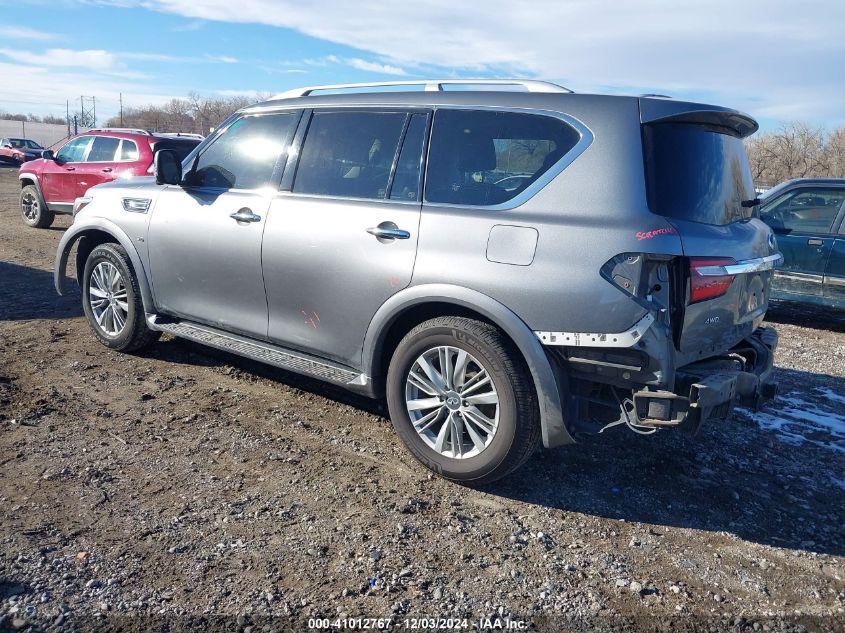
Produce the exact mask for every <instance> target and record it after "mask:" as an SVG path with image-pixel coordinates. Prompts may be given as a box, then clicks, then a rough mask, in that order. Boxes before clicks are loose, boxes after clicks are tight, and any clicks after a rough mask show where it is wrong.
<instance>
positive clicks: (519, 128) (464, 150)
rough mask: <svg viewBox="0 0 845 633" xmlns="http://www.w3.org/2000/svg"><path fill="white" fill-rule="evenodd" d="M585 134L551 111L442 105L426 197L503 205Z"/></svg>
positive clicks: (434, 134) (435, 126)
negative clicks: (539, 112)
mask: <svg viewBox="0 0 845 633" xmlns="http://www.w3.org/2000/svg"><path fill="white" fill-rule="evenodd" d="M580 138H581V136H580V134H579V133H578V131H577V130H575V128H573V127H572V126H571V125H569V124H568V123H566V122H564V121H562V120H560V119H557V118H554V117H550V116H544V115H537V114H526V113H518V112H496V111H486V110H449V109H440V110H438V111H437V113H436V114H435V116H434V129H433V131H432V135H431V149H430V150H429V158H428V172H427V176H426V178H427V179H426V189H425V198H426V200H427V201H428V202H440V203H446V204H461V205H472V206H488V205H495V204H502V203H503V202H507V201H508V200H511V199H513V198H514V197H516V196H517V195H519V194H520V193H521V192H523V191H525V190H526V189H527V188H528V187H529V186H530V185H531V184H533V183H534V182H536V181H537V180H538V179H539V178H540V177H541V176H542V175H543V174H544V173H546V172H547V171H548V170H549V168H551V166H552V165H554V164H555V163H556V162H558V161H559V160H560V159H561V158H563V156H564V155H565V154H566V153H567V152H569V150H571V149H572V148H573V147H575V145H576V144H577V143H578V141H579V140H580Z"/></svg>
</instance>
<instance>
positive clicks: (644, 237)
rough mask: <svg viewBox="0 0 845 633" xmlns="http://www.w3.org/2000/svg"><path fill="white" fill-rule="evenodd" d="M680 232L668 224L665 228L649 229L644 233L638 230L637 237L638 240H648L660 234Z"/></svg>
mask: <svg viewBox="0 0 845 633" xmlns="http://www.w3.org/2000/svg"><path fill="white" fill-rule="evenodd" d="M677 234H678V232H677V231H676V230H675V229H674V227H671V226H668V227H666V228H663V229H654V230H653V231H647V232H645V233H642V232H640V231H637V239H638V240H648V239H651V238H652V237H657V236H658V235H677Z"/></svg>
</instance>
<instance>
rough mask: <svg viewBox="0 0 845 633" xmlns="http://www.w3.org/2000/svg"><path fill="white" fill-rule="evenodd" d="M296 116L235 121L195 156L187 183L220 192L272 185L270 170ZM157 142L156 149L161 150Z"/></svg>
mask: <svg viewBox="0 0 845 633" xmlns="http://www.w3.org/2000/svg"><path fill="white" fill-rule="evenodd" d="M298 118H299V117H298V115H297V113H293V112H281V113H275V114H265V115H255V116H246V117H243V118H241V119H238V120H237V121H235V122H234V123H232V124H231V125H230V126H229V127H228V128H226V129H225V130H224V131H223V133H222V134H221V135H220V136H219V137H218V138H217V139H215V140H214V142H213V143H212V144H211V145H209V146H208V148H207V149H206V150H205V151H204V152H203V153H202V154H200V155H199V158H198V159H197V162H196V166H195V168H194V171H193V174H190V175H189V184H190V185H194V186H198V187H214V188H221V189H258V188H261V187H265V186H267V185H270V184H272V178H273V171H274V170H275V168H276V163H277V162H278V160H279V157H280V156H281V155H282V153H283V152H287V148H288V144H289V142H290V137H291V135H292V134H293V130H294V128H295V127H296V123H297V120H298ZM161 148H163V146H161V143H157V144H156V149H161Z"/></svg>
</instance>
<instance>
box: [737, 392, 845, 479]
mask: <svg viewBox="0 0 845 633" xmlns="http://www.w3.org/2000/svg"><path fill="white" fill-rule="evenodd" d="M816 391H818V392H821V393H822V395H823V396H824V397H826V398H828V399H830V400H833V401H835V402H840V401H841V402H843V403H845V397H842V396H840V395H839V394H837V393H834V392H832V391H830V390H829V389H817V390H816ZM784 404H786V405H788V406H783V405H784ZM778 405H781V406H780V407H778ZM767 408H768V411H765V412H758V413H755V412H753V411H750V410H748V409H740V411H742V412H743V413H745V415H747V416H748V417H750V418H751V419H752V420H754V421H755V422H757V424H758V425H759V426H760V428H762V429H763V430H766V431H773V432H774V433H777V435H778V438H779V439H780V440H781V441H782V442H785V443H787V444H792V445H794V446H797V445H800V444H803V443H804V442H807V443H810V444H814V445H816V446H819V447H822V448H828V449H832V450H834V451H837V452H840V453H845V415H842V414H841V413H838V412H836V411H833V410H831V409H828V408H826V407H824V405H818V404H816V403H812V402H808V401H807V400H804V399H803V398H801V397H799V396H798V394H795V393H790V394H786V395H783V396H779V397H778V398H777V399H776V400H775V402H774V403H773V404H772V405H770V406H769V407H767ZM819 436H822V439H820V437H819ZM843 482H845V480H843ZM837 483H838V484H839V483H842V482H837ZM843 485H845V484H843Z"/></svg>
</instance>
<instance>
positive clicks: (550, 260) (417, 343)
mask: <svg viewBox="0 0 845 633" xmlns="http://www.w3.org/2000/svg"><path fill="white" fill-rule="evenodd" d="M453 84H463V85H453ZM482 84H483V85H482ZM499 84H508V85H499ZM416 87H417V88H419V86H416ZM424 87H425V90H412V89H411V87H410V86H403V85H402V82H400V84H391V86H390V87H386V86H383V85H376V86H374V85H372V84H371V85H370V86H369V87H368V86H363V87H362V86H359V85H354V86H323V87H317V88H304V89H301V90H296V91H291V92H289V93H285V94H282V95H279V96H277V97H275V98H273V99H271V100H269V101H267V102H265V103H262V104H259V105H256V106H251V107H249V108H246V109H244V110H242V111H240V112H238V113H237V114H235V115H234V116H232V117H231V118H230V119H229V120H227V121H226V122H225V123H224V124H223V125H221V126H220V127H219V129H218V130H217V131H216V132H215V133H214V134H213V135H212V136H210V137H209V138H207V139H205V141H203V142H202V143H201V144H200V145H199V146H198V147H197V148H196V149H195V150H194V151H193V152H192V153H191V154H190V155H189V156H188V157H187V158H186V159H185V160H184V161H183V162H181V163H180V162H179V161H178V159H177V158H176V156H175V155H174V154H173V153H172V152H168V151H167V150H163V151H160V152H158V153H157V155H156V164H155V178H153V177H149V178H137V179H135V180H133V181H131V182H126V181H121V182H113V183H108V184H103V185H99V186H97V187H94V188H93V189H91V190H90V191H89V192H88V193H87V195H86V196H85V197H83V198H79V199H78V200H77V201H76V203H75V208H74V212H75V217H74V222H73V225H72V226H71V228H70V229H69V230H68V231H67V232H66V233H65V235H64V237H63V239H62V240H61V243H60V245H59V249H58V254H57V258H56V267H55V282H56V288H57V290H58V291H59V292H60V293H61V292H62V291H63V286H64V283H65V269H66V264H67V260H68V257H69V255H70V253H71V249H72V247H73V246H74V244H77V243H78V248H77V251H76V270H77V271H78V280H79V283H80V285H81V287H82V303H83V307H84V310H85V314H86V315H87V317H88V320H89V321H90V323H91V328H92V330H93V332H94V334H95V336H96V337H97V338H98V339H99V340H100V341H101V342H102V343H103V344H104V345H106V346H107V347H110V348H112V349H115V350H120V351H135V350H140V349H142V348H144V347H145V346H147V345H150V344H151V343H153V342H154V341H155V340H156V339H157V338H158V337H159V335H160V334H161V333H162V332H169V333H171V334H174V335H176V336H180V337H184V338H186V339H190V340H192V341H196V342H198V343H202V344H204V345H209V346H212V347H216V348H220V349H223V350H227V351H230V352H234V353H236V354H241V355H243V356H247V357H250V358H253V359H257V360H260V361H262V362H265V363H268V364H271V365H275V366H277V367H281V368H283V369H286V370H290V371H293V372H297V373H301V374H306V375H309V376H314V377H317V378H320V379H322V380H324V381H327V382H331V383H335V384H338V385H342V386H344V387H346V388H348V389H350V390H353V391H356V392H360V393H363V394H366V395H368V396H371V397H374V398H383V399H385V400H386V402H387V406H388V409H389V411H390V417H391V419H392V421H393V425H394V427H395V428H396V431H397V432H398V434H399V436H400V437H401V438H402V440H403V442H404V443H405V444H406V445H407V447H408V448H409V449H410V451H411V452H412V453H413V454H414V456H415V457H416V458H417V459H419V461H420V462H422V463H423V464H424V465H425V466H427V467H428V468H430V469H432V470H434V471H435V472H437V473H439V474H441V475H442V476H444V477H447V478H449V479H453V480H457V481H461V482H466V483H472V484H480V483H484V482H489V481H493V480H495V479H497V478H500V477H502V476H504V475H506V474H508V473H510V472H512V471H513V470H515V469H516V468H517V467H519V466H520V465H521V464H522V463H523V462H524V461H525V460H526V459H528V457H529V456H530V455H531V454H532V453H533V452H534V451H535V449H537V448H538V446H539V445H540V443H541V442H542V444H543V445H544V446H546V447H552V446H558V445H562V444H569V443H572V442H573V441H574V438H575V437H576V436H577V435H578V434H583V433H597V432H600V431H602V430H604V429H606V428H608V427H612V426H615V425H624V426H626V427H628V428H629V429H631V430H632V431H635V432H637V433H654V432H656V431H657V430H658V429H661V428H664V427H680V428H682V429H688V430H691V431H695V430H696V429H697V428H698V427H699V425H700V424H701V423H702V422H704V421H705V420H725V419H726V418H727V417H728V416H729V414H730V411H731V406H732V404H733V403H735V402H741V403H745V404H748V405H753V406H759V405H760V404H761V403H762V401H763V399H764V398H766V397H768V396H771V395H773V394H774V391H775V385H774V383H772V382H771V381H770V375H771V370H772V356H773V352H774V348H775V345H776V342H777V337H776V334H775V332H774V331H773V330H767V329H764V328H761V327H760V324H761V322H762V320H763V316H764V314H765V311H766V307H767V305H768V298H769V278H770V275H771V269H772V268H773V267H774V266H776V265H777V264H778V263H779V262H780V260H781V259H782V258H781V255H780V253H778V251H777V247H776V243H775V240H774V238H773V235H772V232H771V231H770V230H769V228H768V227H767V226H766V225H765V224H764V223H763V222H761V221H760V220H759V219H758V218H757V217H756V216H757V213H756V209H755V206H756V204H757V202H758V201H757V200H756V199H755V198H754V187H753V185H752V181H751V176H750V172H749V168H748V164H747V160H746V156H745V151H744V149H743V144H742V139H743V138H744V137H745V136H747V135H749V134H751V133H752V132H754V131H755V130H756V129H757V124H756V122H755V121H754V120H753V119H751V118H749V117H748V116H747V115H745V114H742V113H740V112H736V111H734V110H730V109H726V108H721V107H716V106H710V105H702V104H695V103H686V102H681V101H675V100H672V99H668V98H660V97H652V96H648V97H635V96H632V97H626V96H599V95H580V94H573V93H571V92H570V91H568V90H566V89H564V88H561V87H560V86H556V85H553V84H547V83H543V82H531V81H498V82H496V81H483V82H468V81H429V82H424ZM350 88H351V89H352V90H347V89H350ZM374 88H377V89H374ZM391 88H392V90H391ZM397 88H398V89H397ZM454 88H463V89H458V90H456V89H454ZM514 88H517V90H514Z"/></svg>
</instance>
